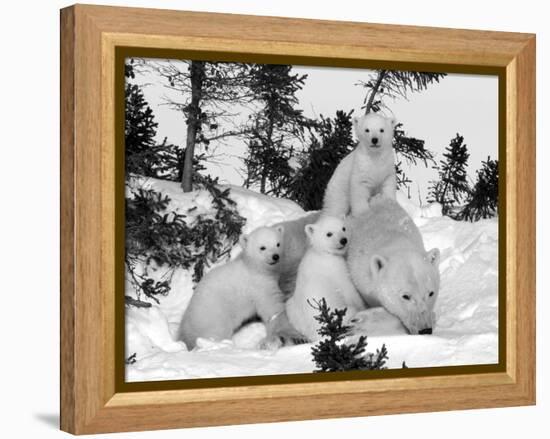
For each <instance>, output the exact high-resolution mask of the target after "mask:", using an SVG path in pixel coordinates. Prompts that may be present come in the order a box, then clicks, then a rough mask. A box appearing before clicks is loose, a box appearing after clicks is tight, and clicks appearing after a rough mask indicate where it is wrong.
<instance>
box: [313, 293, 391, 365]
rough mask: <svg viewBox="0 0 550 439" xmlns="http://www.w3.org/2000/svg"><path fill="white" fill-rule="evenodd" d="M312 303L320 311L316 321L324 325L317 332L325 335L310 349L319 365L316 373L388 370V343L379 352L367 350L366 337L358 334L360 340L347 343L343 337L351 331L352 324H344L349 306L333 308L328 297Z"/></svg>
mask: <svg viewBox="0 0 550 439" xmlns="http://www.w3.org/2000/svg"><path fill="white" fill-rule="evenodd" d="M310 305H311V306H314V308H315V309H317V310H318V311H319V314H318V315H317V316H315V320H317V321H318V322H319V323H320V324H321V327H320V329H319V330H318V333H319V335H320V336H321V337H323V339H322V340H321V341H320V342H319V343H318V344H317V345H315V346H313V348H312V349H311V353H312V355H313V360H314V361H315V365H316V366H317V369H316V370H315V372H342V371H345V370H380V369H386V366H385V364H386V360H387V359H388V351H387V349H386V345H382V348H381V349H379V350H378V349H377V350H376V353H372V352H366V348H367V338H366V337H365V336H363V335H362V336H360V337H359V339H358V340H357V343H351V344H346V343H344V339H345V338H346V337H347V336H348V335H349V332H350V330H351V326H347V325H344V323H343V320H344V316H345V315H346V311H347V310H346V309H335V310H334V311H332V310H331V309H330V308H329V307H328V306H327V302H326V301H325V299H321V300H320V301H318V302H315V303H314V304H310Z"/></svg>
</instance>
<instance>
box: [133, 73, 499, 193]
mask: <svg viewBox="0 0 550 439" xmlns="http://www.w3.org/2000/svg"><path fill="white" fill-rule="evenodd" d="M294 70H295V72H296V73H300V74H303V73H305V74H307V75H308V78H307V79H306V82H305V86H304V88H303V89H302V90H301V91H300V92H299V93H298V98H299V101H300V105H299V106H300V107H301V108H302V109H303V110H304V113H305V115H306V116H308V117H316V116H318V115H319V114H323V115H324V116H330V117H333V116H334V115H335V113H336V110H344V111H349V110H351V109H355V114H361V110H360V107H361V105H362V103H363V99H364V96H365V89H363V88H362V87H361V86H358V85H356V84H357V83H358V82H359V81H361V80H362V81H366V80H367V79H368V78H369V75H370V74H371V73H372V71H369V70H363V69H344V68H331V67H310V66H296V67H295V68H294ZM135 82H137V83H141V84H147V85H146V87H144V94H145V97H146V99H147V101H148V102H149V105H150V106H151V107H152V109H153V112H154V114H155V118H156V121H157V122H158V123H159V127H158V132H157V136H158V138H159V141H160V140H162V139H163V138H164V137H167V138H168V141H169V142H172V143H175V144H178V145H184V144H185V130H186V125H185V120H184V119H183V117H182V114H181V113H180V112H177V111H175V110H174V109H172V108H170V107H169V106H167V105H165V104H164V102H165V101H164V98H165V97H167V96H169V97H175V98H179V99H181V97H178V96H174V95H173V94H171V93H172V92H169V91H167V90H166V88H164V87H163V85H162V84H163V83H162V80H161V79H160V78H157V77H155V76H153V75H151V74H148V75H139V76H137V77H136V81H135ZM385 103H386V104H387V106H388V107H389V109H390V111H391V113H390V114H393V116H395V117H396V119H397V121H398V122H401V123H403V125H404V129H405V132H406V133H407V135H410V136H414V137H417V138H420V139H424V140H425V141H426V147H427V148H428V149H429V150H430V151H432V152H433V153H434V155H435V158H436V160H437V161H438V162H439V159H440V158H441V157H442V153H443V152H444V149H445V148H446V147H447V146H448V145H449V142H450V140H451V139H452V138H453V137H455V135H456V133H460V134H461V135H462V136H464V142H465V143H466V144H467V145H468V150H469V152H470V160H469V162H468V163H469V167H468V173H469V175H470V178H471V179H472V180H473V179H474V178H475V171H476V170H477V169H478V168H479V167H480V166H481V161H482V160H485V159H486V158H487V156H488V155H490V156H491V157H492V158H497V157H498V77H496V76H485V75H463V74H449V75H447V76H446V77H445V78H444V79H442V80H441V81H440V82H439V83H438V84H437V83H436V84H434V85H431V86H429V88H428V89H427V90H425V91H423V92H420V93H411V94H409V96H408V99H397V100H395V101H385ZM386 113H388V112H386ZM244 151H245V146H244V145H243V144H242V142H241V141H239V140H238V139H232V140H231V141H229V142H228V143H227V144H226V145H221V146H219V148H218V150H217V152H218V153H220V154H221V155H220V157H218V158H217V162H218V163H212V164H210V166H208V171H209V172H210V173H211V174H212V175H213V176H219V177H220V180H221V181H223V182H229V183H232V184H237V185H240V184H242V177H240V175H239V173H238V172H237V171H235V170H234V168H235V167H236V166H237V167H239V162H240V160H239V159H238V157H239V156H242V155H243V153H244ZM404 169H405V173H406V174H407V175H408V177H409V178H410V179H411V180H412V181H413V183H412V184H411V196H412V197H413V198H414V199H418V190H420V194H421V197H422V199H423V200H424V199H425V198H426V195H427V193H428V185H429V181H430V180H432V179H436V177H437V171H435V170H433V169H431V168H430V169H426V168H425V167H424V166H423V165H419V166H416V167H414V168H413V169H411V168H407V166H404Z"/></svg>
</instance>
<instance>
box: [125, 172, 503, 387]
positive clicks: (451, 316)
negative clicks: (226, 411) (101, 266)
mask: <svg viewBox="0 0 550 439" xmlns="http://www.w3.org/2000/svg"><path fill="white" fill-rule="evenodd" d="M146 185H149V186H151V187H153V188H154V189H156V190H159V191H161V192H163V193H164V194H166V195H168V196H169V197H170V198H171V199H172V210H178V211H180V212H183V213H184V212H186V211H187V209H189V208H191V207H193V206H197V209H196V210H194V213H195V214H198V213H205V212H208V211H209V210H210V209H211V205H210V201H209V196H208V195H207V194H206V193H204V192H192V193H189V194H183V193H182V192H181V189H180V188H179V185H177V184H175V183H170V182H162V181H156V180H151V179H150V180H147V183H146ZM231 194H232V195H231V196H232V198H233V199H234V200H235V201H236V202H237V205H238V209H239V212H240V213H241V215H243V216H244V217H245V218H246V219H247V223H246V226H245V229H244V232H245V233H248V232H250V231H252V230H253V229H255V228H256V227H259V226H263V225H270V224H273V223H276V222H279V221H283V220H288V219H295V218H298V217H300V216H301V215H303V214H304V212H303V210H302V209H301V208H300V207H299V206H297V205H296V204H295V203H293V202H292V201H288V200H279V199H274V198H271V197H267V196H263V195H260V194H257V193H255V192H250V191H247V190H245V189H242V188H238V187H235V188H232V190H231ZM399 201H400V202H401V204H402V205H403V206H404V207H405V209H407V211H408V212H409V213H410V214H411V216H412V217H413V218H414V220H415V222H416V224H417V225H418V226H419V227H420V230H421V232H422V235H423V237H424V242H425V245H426V248H432V247H438V248H439V249H440V250H441V265H440V271H441V290H440V295H439V299H438V302H437V305H436V308H435V311H436V314H437V316H438V321H437V325H436V327H435V329H434V334H433V335H405V334H398V335H377V336H370V337H368V343H369V350H374V349H376V348H377V347H380V346H381V345H382V343H385V344H386V346H387V348H388V352H389V357H390V359H389V362H388V366H389V367H390V368H400V367H401V365H402V362H403V361H405V362H406V364H407V366H408V367H425V366H456V365H466V364H491V363H497V362H498V222H497V220H496V219H491V220H482V221H479V222H477V223H469V222H457V221H453V220H451V219H449V218H447V217H442V216H441V215H440V212H439V210H438V206H431V208H424V209H420V208H418V207H417V206H414V205H413V204H412V203H411V202H410V201H409V200H406V199H405V197H403V196H400V197H399ZM238 251H239V249H238V248H236V249H235V251H234V254H236V253H237V252H238ZM151 270H153V268H152V267H149V274H151ZM165 275H166V270H165V269H162V268H161V269H157V271H156V272H155V273H154V276H155V277H158V278H162V277H163V276H165ZM171 286H172V290H171V292H170V294H169V295H168V296H167V297H165V298H162V299H161V303H160V305H158V306H157V305H153V307H151V308H147V309H141V308H140V309H137V308H134V307H130V308H127V311H126V354H127V356H129V355H131V354H133V353H136V358H137V361H136V362H135V363H134V364H131V365H127V366H126V379H127V381H152V380H173V379H189V378H211V377H229V376H251V375H272V374H288V373H303V372H311V371H312V370H313V369H314V364H313V363H312V360H311V353H310V352H311V346H312V345H311V344H306V345H299V346H291V347H285V348H281V349H279V350H278V351H266V350H259V349H257V344H258V342H259V341H260V340H261V338H262V337H263V336H264V335H265V329H264V326H263V325H262V324H261V323H252V324H251V325H248V326H247V327H245V328H243V329H242V330H241V331H240V332H239V333H237V334H236V335H235V336H234V337H233V339H232V340H225V341H221V342H213V341H209V340H199V346H198V348H197V349H195V350H194V351H192V352H188V351H187V349H186V347H185V346H184V345H183V344H182V343H181V342H176V341H174V340H173V335H174V334H175V332H176V330H177V327H178V325H179V321H180V318H181V315H182V314H183V312H184V310H185V308H186V306H187V303H188V302H189V299H190V297H191V295H192V287H193V283H192V281H191V274H190V273H189V272H187V271H185V270H176V271H175V272H174V274H173V276H172V283H171ZM126 288H127V291H126V293H127V294H128V295H133V294H134V293H133V291H132V287H131V285H130V284H127V286H126ZM367 335H368V334H367Z"/></svg>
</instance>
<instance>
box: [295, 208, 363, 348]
mask: <svg viewBox="0 0 550 439" xmlns="http://www.w3.org/2000/svg"><path fill="white" fill-rule="evenodd" d="M305 232H306V235H307V237H308V239H309V242H310V246H309V248H308V249H307V250H306V253H305V255H304V257H303V259H302V261H301V262H300V265H299V267H298V275H297V278H296V289H295V291H294V295H293V296H292V297H291V298H290V299H288V301H287V303H286V311H287V315H288V319H289V321H290V323H291V324H292V325H293V326H294V327H295V328H296V329H297V330H298V331H300V332H301V333H302V334H304V335H305V336H306V337H307V338H308V339H309V340H310V341H315V340H318V339H319V338H320V336H319V334H318V332H317V331H318V329H319V323H318V322H317V321H316V320H315V315H316V314H317V313H318V310H316V309H314V308H313V306H314V305H315V302H318V301H320V300H321V299H325V300H326V303H327V305H328V306H329V307H330V308H331V309H333V310H334V309H335V308H338V309H343V308H347V312H346V315H345V317H346V323H347V322H348V321H349V320H350V319H352V318H353V317H354V316H355V314H356V313H357V311H360V310H362V309H364V308H365V304H364V302H363V300H362V299H361V296H360V295H359V293H358V292H357V290H356V289H355V286H354V285H353V283H352V281H351V278H350V275H349V273H348V267H347V264H346V261H345V259H344V255H345V254H346V250H347V244H348V234H347V231H346V227H345V226H344V221H343V220H341V219H339V218H335V217H328V216H321V218H319V220H318V221H317V222H316V223H315V224H308V225H306V226H305Z"/></svg>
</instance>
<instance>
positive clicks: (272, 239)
mask: <svg viewBox="0 0 550 439" xmlns="http://www.w3.org/2000/svg"><path fill="white" fill-rule="evenodd" d="M283 231H284V228H283V226H275V227H259V228H257V229H255V230H253V231H252V232H251V233H250V234H248V235H243V236H241V240H240V244H241V247H242V248H243V251H244V255H245V257H246V258H247V259H248V260H250V261H251V262H252V263H253V264H256V265H257V266H259V267H263V268H269V269H271V268H275V267H276V266H277V264H279V262H281V258H282V252H283V247H282V245H283Z"/></svg>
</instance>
